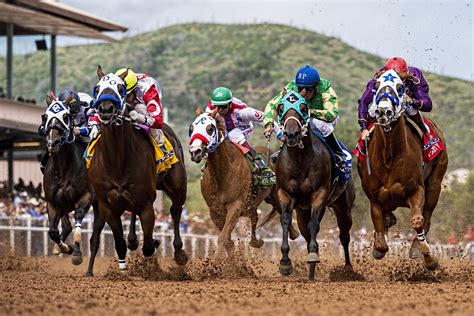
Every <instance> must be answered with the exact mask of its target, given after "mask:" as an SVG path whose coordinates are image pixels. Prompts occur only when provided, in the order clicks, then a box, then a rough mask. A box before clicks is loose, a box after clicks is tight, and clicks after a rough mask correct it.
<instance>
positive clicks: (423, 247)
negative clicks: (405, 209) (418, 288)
mask: <svg viewBox="0 0 474 316" xmlns="http://www.w3.org/2000/svg"><path fill="white" fill-rule="evenodd" d="M424 202H425V190H424V188H423V187H422V186H419V187H418V189H417V190H416V192H415V194H413V196H412V197H411V198H410V199H409V200H408V205H409V206H410V210H411V219H410V223H411V225H412V227H413V229H414V230H415V231H416V233H417V239H418V242H419V248H420V251H421V253H422V254H423V257H424V260H425V266H426V268H427V269H428V270H434V269H436V268H437V267H438V261H437V260H436V258H435V257H434V255H433V254H432V252H431V249H430V246H429V245H428V242H427V241H426V232H425V223H424V221H425V219H424V217H423V214H422V212H423V206H424Z"/></svg>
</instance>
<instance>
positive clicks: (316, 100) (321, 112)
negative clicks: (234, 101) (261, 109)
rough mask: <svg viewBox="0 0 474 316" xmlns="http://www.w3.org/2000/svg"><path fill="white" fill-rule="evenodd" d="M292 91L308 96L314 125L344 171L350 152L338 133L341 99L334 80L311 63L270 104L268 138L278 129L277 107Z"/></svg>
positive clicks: (264, 119) (313, 128) (267, 110)
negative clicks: (337, 124) (346, 149)
mask: <svg viewBox="0 0 474 316" xmlns="http://www.w3.org/2000/svg"><path fill="white" fill-rule="evenodd" d="M290 90H291V91H296V92H298V93H299V94H300V95H301V96H302V97H303V98H305V100H306V102H307V103H308V108H309V109H310V115H311V119H310V120H309V126H310V128H311V129H312V130H316V131H318V132H319V133H320V134H321V135H322V136H323V137H324V139H325V141H326V143H327V144H328V145H329V147H331V149H332V151H333V152H334V155H335V158H336V166H337V167H338V168H339V169H341V170H342V171H343V169H344V168H345V164H346V155H345V154H344V152H343V150H342V148H341V146H340V145H339V142H338V140H337V139H336V135H335V134H334V127H335V126H336V122H337V118H338V116H339V101H338V99H337V95H336V92H335V91H334V89H333V88H332V86H331V82H330V81H329V80H327V79H324V78H321V77H320V76H319V73H318V71H317V70H316V69H315V68H313V67H311V66H305V67H303V68H301V69H299V70H298V72H297V73H296V78H295V80H292V81H290V82H289V83H288V84H287V85H286V87H285V88H283V90H282V91H281V92H280V93H279V94H278V95H277V96H275V97H274V98H273V99H271V100H270V101H269V102H268V103H267V106H266V107H265V114H264V118H263V123H264V125H265V131H264V135H265V137H270V135H271V134H272V132H273V130H274V128H275V124H274V123H273V115H274V113H275V109H276V108H277V106H278V103H279V102H280V100H281V98H282V97H283V96H284V95H286V94H287V93H288V92H289V91H290Z"/></svg>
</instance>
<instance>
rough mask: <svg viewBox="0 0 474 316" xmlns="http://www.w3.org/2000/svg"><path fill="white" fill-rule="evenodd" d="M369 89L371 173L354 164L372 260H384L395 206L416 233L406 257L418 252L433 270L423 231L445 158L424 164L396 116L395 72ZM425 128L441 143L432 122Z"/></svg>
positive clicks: (399, 101)
mask: <svg viewBox="0 0 474 316" xmlns="http://www.w3.org/2000/svg"><path fill="white" fill-rule="evenodd" d="M387 78H388V79H387ZM375 88H376V91H377V92H376V94H375V98H374V100H375V101H374V105H373V106H374V107H375V109H374V113H375V118H376V120H377V123H376V124H377V125H376V127H375V129H374V134H373V136H372V139H371V141H370V144H369V146H368V161H369V162H370V166H371V167H370V169H371V174H369V166H368V165H367V164H358V171H359V175H360V178H361V181H362V188H363V189H364V192H365V194H366V195H367V197H368V198H369V200H370V211H371V215H372V222H373V224H374V228H375V233H374V239H375V240H374V248H373V251H372V254H373V256H374V258H376V259H382V258H383V257H384V256H385V253H386V252H387V251H388V245H387V242H386V240H385V233H386V232H387V230H388V228H389V227H391V226H393V225H394V224H395V223H396V218H395V216H394V215H393V214H392V212H393V211H394V210H396V209H397V208H398V207H409V208H410V211H411V219H410V223H411V225H412V227H413V229H415V231H416V232H417V237H416V238H415V239H414V241H413V243H412V247H411V250H410V256H411V257H414V256H416V253H417V252H418V253H419V252H420V251H421V253H422V254H423V257H424V262H425V266H426V268H428V269H430V270H434V269H436V268H437V267H438V262H437V260H436V258H435V257H434V256H433V254H432V253H431V250H430V247H429V245H428V243H427V241H426V233H428V231H429V229H430V223H431V215H432V213H433V210H434V209H435V207H436V204H437V203H438V198H439V194H440V191H441V181H442V179H443V176H444V174H445V172H446V169H447V165H448V154H447V152H446V150H443V151H442V152H441V153H440V154H439V155H438V156H437V157H436V158H434V160H433V161H431V162H430V163H426V164H425V165H424V163H423V155H422V142H421V139H420V137H419V136H418V135H417V134H416V132H415V131H414V130H413V127H411V126H410V125H409V124H408V122H407V118H406V116H405V115H402V114H403V113H404V111H405V110H406V107H405V106H404V104H403V97H404V90H405V86H404V84H403V81H402V80H401V79H400V78H399V77H398V75H397V73H396V72H394V71H393V70H389V71H387V72H385V73H384V74H383V75H382V76H380V77H379V79H378V80H377V83H376V85H375ZM431 125H432V127H433V129H434V130H435V132H436V134H437V135H438V136H439V137H440V139H441V140H442V141H443V142H444V138H443V135H442V133H441V131H440V130H439V128H438V127H437V126H436V125H435V124H434V123H433V122H431Z"/></svg>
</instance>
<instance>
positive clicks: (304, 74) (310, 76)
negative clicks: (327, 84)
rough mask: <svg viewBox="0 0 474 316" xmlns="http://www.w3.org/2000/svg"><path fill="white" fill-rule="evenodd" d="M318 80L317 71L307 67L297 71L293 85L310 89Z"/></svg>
mask: <svg viewBox="0 0 474 316" xmlns="http://www.w3.org/2000/svg"><path fill="white" fill-rule="evenodd" d="M320 79H321V78H320V77H319V73H318V71H317V70H316V69H315V68H313V67H311V66H309V65H307V66H305V67H303V68H301V69H300V70H298V72H297V73H296V78H295V83H296V85H297V86H300V87H312V86H315V85H316V84H318V82H319V80H320Z"/></svg>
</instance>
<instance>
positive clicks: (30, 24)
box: [0, 0, 127, 41]
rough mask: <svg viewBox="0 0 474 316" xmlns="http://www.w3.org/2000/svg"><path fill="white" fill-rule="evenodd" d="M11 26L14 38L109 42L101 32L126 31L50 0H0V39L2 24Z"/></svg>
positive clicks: (110, 38)
mask: <svg viewBox="0 0 474 316" xmlns="http://www.w3.org/2000/svg"><path fill="white" fill-rule="evenodd" d="M7 23H13V24H14V25H15V26H14V34H15V35H34V34H52V35H68V36H78V37H86V38H95V39H103V40H107V41H113V40H114V38H112V37H110V36H108V35H105V34H103V33H101V32H103V31H121V32H125V31H127V28H126V27H124V26H122V25H119V24H116V23H113V22H110V21H107V20H105V19H102V18H99V17H96V16H94V15H91V14H89V13H87V12H84V11H81V10H78V9H75V8H73V7H70V6H67V5H64V4H61V3H57V2H50V1H44V0H42V1H40V0H15V1H13V2H12V3H6V2H5V0H0V36H1V35H6V24H7Z"/></svg>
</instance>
